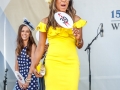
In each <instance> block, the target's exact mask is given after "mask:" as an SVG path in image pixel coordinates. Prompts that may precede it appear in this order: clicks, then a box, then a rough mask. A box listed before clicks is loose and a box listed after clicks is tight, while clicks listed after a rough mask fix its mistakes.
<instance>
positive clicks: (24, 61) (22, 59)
mask: <svg viewBox="0 0 120 90" xmlns="http://www.w3.org/2000/svg"><path fill="white" fill-rule="evenodd" d="M26 49H27V47H24V48H23V49H22V51H21V54H20V55H19V56H18V57H17V60H18V66H19V73H20V74H21V75H22V76H23V77H24V80H25V79H26V77H27V75H28V72H29V69H30V65H31V59H30V57H29V55H27V54H26ZM16 90H24V89H22V88H20V86H19V84H18V81H17V82H16ZM25 90H38V82H37V78H36V77H35V75H34V74H32V78H31V82H30V84H29V87H28V88H27V89H25Z"/></svg>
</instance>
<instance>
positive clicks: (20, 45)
mask: <svg viewBox="0 0 120 90" xmlns="http://www.w3.org/2000/svg"><path fill="white" fill-rule="evenodd" d="M24 26H26V25H24V24H22V25H20V26H19V29H18V36H17V48H16V50H15V51H16V53H17V55H20V53H21V51H22V49H23V48H24V43H23V39H22V37H21V32H22V28H23V27H24ZM33 44H35V45H36V43H35V41H34V38H33V36H32V32H31V31H30V36H29V40H28V42H27V50H26V53H27V55H29V56H31V51H32V45H33Z"/></svg>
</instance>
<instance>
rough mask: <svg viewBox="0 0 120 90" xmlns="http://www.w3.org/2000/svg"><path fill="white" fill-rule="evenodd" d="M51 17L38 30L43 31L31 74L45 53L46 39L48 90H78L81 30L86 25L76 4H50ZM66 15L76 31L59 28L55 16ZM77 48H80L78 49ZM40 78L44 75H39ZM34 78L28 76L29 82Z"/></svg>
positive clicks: (54, 0) (68, 0)
mask: <svg viewBox="0 0 120 90" xmlns="http://www.w3.org/2000/svg"><path fill="white" fill-rule="evenodd" d="M49 8H50V13H49V16H48V17H46V18H44V19H43V20H42V21H41V22H40V23H39V24H38V26H37V28H36V29H37V30H39V31H40V33H39V34H40V37H39V42H38V47H37V49H36V52H35V56H34V60H35V62H34V63H32V68H31V70H30V72H29V73H32V72H33V70H34V69H35V67H36V66H37V65H38V63H39V61H40V58H41V57H42V55H43V53H44V47H45V42H46V38H48V42H49V47H48V51H47V55H46V59H45V68H46V74H45V90H78V84H79V77H80V63H79V58H78V53H77V48H79V49H80V48H82V46H83V39H82V27H83V26H84V25H85V24H86V21H85V20H82V19H81V18H80V17H79V16H77V15H76V11H75V9H74V8H73V0H50V2H49ZM58 11H60V12H65V13H67V14H68V15H70V16H71V17H72V19H73V21H74V25H73V30H72V29H66V28H63V27H61V26H59V25H58V24H57V23H56V21H55V19H54V14H55V12H58ZM76 47H77V48H76ZM37 76H41V75H37ZM30 77H31V76H30V75H28V79H29V78H30Z"/></svg>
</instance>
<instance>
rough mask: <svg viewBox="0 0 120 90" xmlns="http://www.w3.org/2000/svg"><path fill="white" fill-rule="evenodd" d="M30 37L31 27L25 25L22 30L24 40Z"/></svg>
mask: <svg viewBox="0 0 120 90" xmlns="http://www.w3.org/2000/svg"><path fill="white" fill-rule="evenodd" d="M29 37H30V29H29V28H28V27H27V26H23V28H22V30H21V38H22V39H23V41H26V40H28V39H29Z"/></svg>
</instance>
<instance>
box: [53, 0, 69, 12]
mask: <svg viewBox="0 0 120 90" xmlns="http://www.w3.org/2000/svg"><path fill="white" fill-rule="evenodd" d="M69 1H70V0H56V3H55V4H56V8H57V10H58V11H60V12H66V10H67V8H68V5H69Z"/></svg>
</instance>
